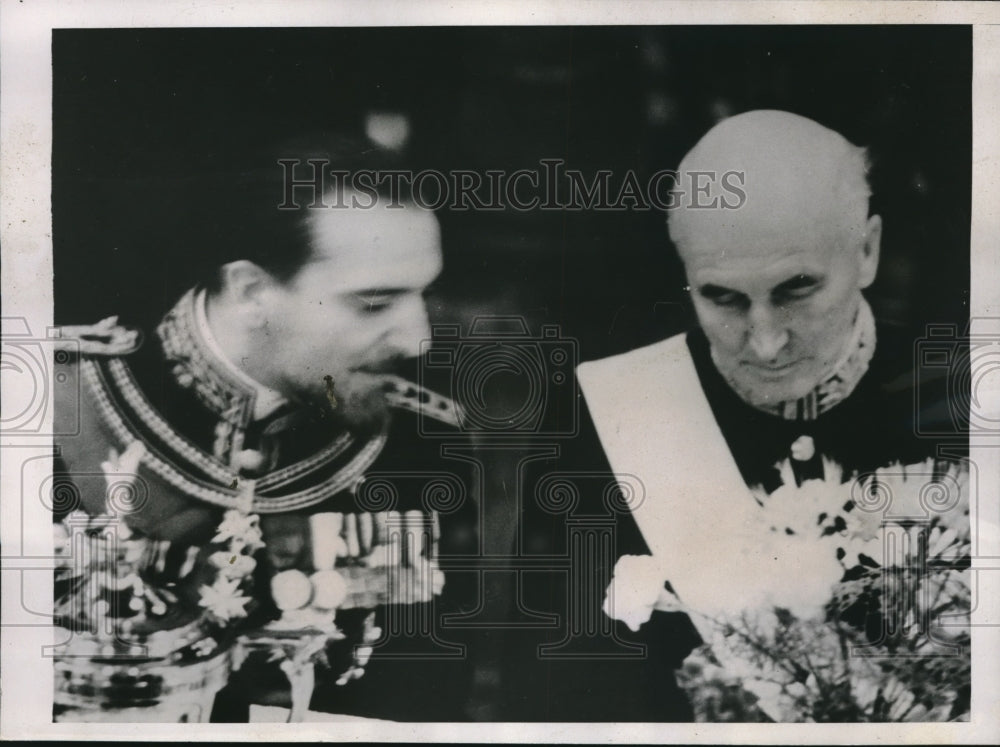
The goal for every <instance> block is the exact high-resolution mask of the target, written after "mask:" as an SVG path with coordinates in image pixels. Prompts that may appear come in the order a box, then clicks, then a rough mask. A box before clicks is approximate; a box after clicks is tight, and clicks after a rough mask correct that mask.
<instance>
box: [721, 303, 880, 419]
mask: <svg viewBox="0 0 1000 747" xmlns="http://www.w3.org/2000/svg"><path fill="white" fill-rule="evenodd" d="M875 340H876V333H875V317H874V315H873V314H872V310H871V307H870V306H869V305H868V302H867V301H865V299H864V298H862V299H861V303H860V304H859V305H858V312H857V314H856V315H855V317H854V327H853V328H852V330H851V334H850V336H849V337H848V339H847V342H846V343H845V345H844V349H843V351H842V352H841V354H840V357H839V358H838V359H837V362H836V363H834V365H833V366H832V367H831V368H830V370H829V371H828V372H827V373H826V375H824V376H823V377H822V378H821V379H820V381H819V383H817V384H816V386H815V387H813V389H812V391H810V392H809V393H808V394H806V395H805V396H804V397H801V398H799V399H793V400H788V401H786V402H776V403H774V404H769V405H762V404H755V403H753V402H751V401H750V400H749V399H748V398H747V397H746V396H744V395H743V394H742V393H741V392H740V390H739V388H737V387H736V386H734V385H733V383H732V382H731V381H729V380H728V379H727V380H726V382H727V384H728V385H729V387H730V389H732V390H733V391H734V392H735V393H736V394H737V396H739V398H740V399H741V400H743V401H744V402H746V403H747V404H748V405H750V406H751V407H753V408H755V409H757V410H761V411H762V412H766V413H768V414H770V415H775V416H777V417H780V418H783V419H785V420H815V419H816V418H818V417H819V416H820V415H822V414H823V413H825V412H827V411H829V410H830V409H831V408H833V407H834V406H836V405H837V404H839V403H840V402H843V401H844V400H845V399H847V398H848V397H849V396H850V395H851V393H852V392H854V389H855V387H857V385H858V384H859V383H860V381H861V379H862V377H864V375H865V373H866V372H867V371H868V366H869V364H870V363H871V360H872V356H873V355H874V354H875ZM709 350H710V351H711V348H709ZM713 363H714V360H713ZM716 369H718V367H716Z"/></svg>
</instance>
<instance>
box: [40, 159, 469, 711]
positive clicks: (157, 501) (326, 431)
mask: <svg viewBox="0 0 1000 747" xmlns="http://www.w3.org/2000/svg"><path fill="white" fill-rule="evenodd" d="M281 155H282V156H284V157H285V158H286V159H290V160H294V161H295V162H296V163H297V164H301V165H297V168H302V169H306V170H308V169H309V166H308V165H305V162H306V160H307V159H309V158H312V159H316V158H317V157H321V158H322V159H323V161H324V163H322V165H320V166H318V167H316V168H325V169H329V170H331V171H335V170H340V171H341V172H343V173H342V176H343V174H348V175H349V174H350V173H352V172H353V171H356V170H357V169H359V168H362V167H368V168H370V167H371V165H372V163H373V162H375V161H376V160H377V158H378V156H379V151H378V150H377V149H376V148H374V147H373V146H372V145H371V144H368V143H362V142H355V141H352V140H350V139H346V140H345V139H338V140H337V141H336V143H335V145H334V146H333V147H332V148H327V149H322V148H320V149H316V148H311V149H308V150H295V149H292V150H285V151H284V152H283V153H281ZM247 173H249V174H250V175H251V176H250V178H249V179H247V178H246V175H245V174H243V175H241V176H240V177H238V178H236V179H234V182H233V183H232V184H231V185H229V188H230V190H231V194H228V195H226V196H223V195H222V194H221V193H220V195H219V199H220V202H225V203H226V208H225V209H223V208H221V207H220V208H219V214H218V215H217V216H216V218H215V220H216V222H217V224H218V225H216V226H215V231H214V232H213V235H212V236H211V239H216V240H219V241H220V242H226V241H227V239H228V240H229V241H228V242H227V243H225V244H222V245H223V246H225V250H224V252H223V254H222V256H224V257H225V260H227V261H222V262H219V263H218V266H216V267H215V269H214V270H213V271H212V272H211V273H210V274H209V276H208V277H206V278H204V279H203V281H202V282H201V283H199V284H198V285H196V286H195V287H192V288H191V289H190V290H189V291H188V292H186V293H185V294H184V295H183V296H182V297H181V298H180V299H179V300H178V301H177V303H176V305H175V306H174V307H173V308H172V309H170V310H169V311H168V312H167V313H166V315H165V316H164V317H163V318H162V321H161V322H160V324H159V325H158V326H157V327H156V328H155V329H154V330H149V331H148V333H147V334H146V335H145V339H144V340H143V339H142V336H141V335H140V334H138V332H137V331H136V330H129V329H127V328H125V327H123V326H121V325H119V324H118V323H117V319H110V320H106V321H105V322H103V323H101V324H99V325H95V326H94V327H90V328H87V327H67V328H64V330H63V336H64V337H66V338H73V340H74V342H75V343H76V348H77V349H78V350H79V351H80V356H79V359H78V360H74V361H71V362H70V363H68V364H65V365H64V366H63V368H64V369H65V371H64V372H63V373H65V374H66V375H67V376H69V377H75V378H77V380H78V386H77V387H72V386H70V387H67V390H73V391H79V393H80V400H79V401H76V400H75V399H74V400H73V401H64V402H60V403H58V404H57V410H56V416H57V418H58V417H60V415H62V416H63V417H67V416H69V415H70V414H71V413H76V412H77V411H79V416H80V424H81V426H80V432H79V434H78V435H76V436H73V437H67V438H63V439H60V440H59V443H58V445H59V448H60V457H61V469H63V470H65V473H66V474H67V475H68V476H69V477H70V478H72V476H73V475H74V474H81V473H95V472H96V473H98V474H99V473H100V471H101V465H102V464H103V465H104V467H105V470H106V471H107V470H108V468H109V465H110V467H111V469H112V471H113V469H114V467H115V460H116V458H118V457H120V456H121V455H123V454H125V453H126V451H127V452H128V454H129V456H130V458H131V459H132V461H133V463H135V460H136V459H137V460H138V461H137V465H138V466H137V468H136V470H135V472H136V474H137V476H138V481H139V482H140V483H141V485H142V486H143V491H142V498H141V499H137V500H136V501H135V504H134V505H132V506H131V507H130V510H128V511H126V512H125V513H124V515H123V518H124V521H125V523H126V524H127V527H128V532H130V533H135V534H136V535H138V536H143V537H146V538H149V539H150V540H152V541H154V542H155V543H157V546H158V547H162V548H165V549H164V553H163V557H161V559H160V560H159V565H158V566H157V568H158V570H159V571H160V572H162V571H163V569H164V568H166V569H167V570H168V571H169V569H170V568H173V569H174V574H175V582H176V583H175V582H171V584H170V585H171V587H172V588H175V590H176V588H181V589H182V588H183V587H184V585H185V584H184V581H183V579H182V577H184V574H185V573H187V574H188V575H189V576H190V558H192V557H194V556H196V555H197V553H198V548H201V547H203V546H205V545H206V544H207V543H209V542H211V541H212V540H213V537H218V536H219V533H220V529H219V526H220V522H221V521H222V520H223V518H224V514H225V515H228V514H226V512H233V511H236V512H238V515H240V516H244V517H252V516H257V517H259V526H260V529H261V531H262V534H263V542H264V543H265V548H264V549H263V550H262V551H261V552H259V553H257V554H256V556H255V557H256V569H255V571H254V573H253V582H254V584H255V587H254V588H255V591H254V597H255V605H256V606H255V608H254V612H253V614H252V615H251V617H252V618H253V619H254V620H255V621H256V622H257V623H260V624H264V623H266V622H268V621H273V620H275V619H279V618H280V619H286V618H288V619H291V620H293V621H294V619H296V618H294V614H293V613H295V614H299V615H302V614H304V613H303V610H306V611H308V610H309V609H311V608H310V599H311V604H312V605H313V606H315V605H317V604H320V602H319V600H320V598H321V597H324V595H325V596H326V597H331V598H332V599H327V603H326V604H325V608H326V609H327V610H329V609H330V608H331V607H337V611H336V615H337V619H336V621H337V625H338V627H339V628H340V629H342V631H343V632H345V633H347V635H348V640H349V641H352V643H353V644H362V643H363V644H366V650H365V652H364V654H363V655H362V656H361V658H362V661H361V662H360V664H357V665H356V666H354V667H353V668H352V667H347V669H345V668H344V666H340V667H339V669H338V664H337V662H327V663H328V664H330V665H331V666H330V667H329V672H328V673H327V674H325V675H324V674H323V671H321V668H319V667H318V668H317V669H316V677H317V683H316V691H315V694H314V696H313V698H312V705H311V707H312V708H313V709H315V710H327V711H333V712H343V713H348V714H354V715H362V716H376V717H382V718H390V719H400V720H442V721H443V720H455V719H461V718H463V717H464V712H463V705H464V702H465V699H466V697H467V695H468V689H469V688H468V683H469V677H470V673H471V669H470V664H469V656H468V651H467V650H466V649H465V648H464V646H463V644H462V643H461V642H456V640H455V639H456V634H455V633H454V631H451V632H448V633H447V634H446V633H445V632H444V631H442V626H441V619H442V616H443V615H444V614H445V613H447V612H448V611H452V612H454V611H456V610H458V609H460V608H462V607H463V606H465V605H468V604H469V602H468V599H467V592H468V589H467V588H464V587H463V583H464V582H465V580H464V579H463V578H462V577H461V574H459V573H447V574H444V573H442V570H441V567H440V564H439V563H438V560H439V559H440V558H445V557H448V556H450V555H454V554H464V555H472V554H474V552H475V548H476V536H475V532H474V531H473V527H474V525H475V520H474V514H475V510H476V509H475V506H474V501H473V495H472V493H473V490H472V487H471V483H470V482H469V481H468V480H467V479H465V478H466V475H465V473H464V472H463V471H462V470H461V469H458V468H457V464H456V462H454V461H448V460H444V459H442V458H441V456H440V453H439V443H438V442H428V441H424V440H422V439H421V438H419V436H418V432H419V430H420V429H419V425H420V424H419V422H418V421H419V419H420V418H424V417H429V418H435V419H438V420H442V421H445V422H448V423H451V424H452V425H456V426H457V424H458V421H457V414H456V410H455V407H454V406H453V404H452V403H451V402H450V401H449V400H446V399H445V398H442V397H439V396H437V395H435V394H433V393H432V392H430V391H428V390H426V389H422V388H420V387H418V386H417V385H416V384H414V383H411V382H410V381H407V380H405V379H403V378H401V377H400V376H398V375H397V373H398V372H400V371H401V366H403V365H405V363H406V362H407V361H408V360H412V359H414V358H416V357H417V356H418V355H419V354H420V352H421V345H422V343H423V342H424V341H425V340H428V339H429V337H430V330H429V326H428V319H427V312H426V308H425V302H424V294H425V292H426V291H427V288H428V286H429V285H430V284H431V283H432V282H433V281H434V280H435V278H436V277H437V276H438V274H439V273H440V271H441V263H442V259H441V247H440V231H439V227H438V221H437V219H436V218H435V216H434V214H433V213H431V212H429V211H426V210H422V209H418V208H417V207H415V206H414V205H413V204H412V203H410V202H409V201H407V200H406V199H405V195H403V196H402V198H400V195H398V193H397V194H396V195H393V196H392V199H391V200H390V199H389V197H388V196H383V195H381V194H380V195H379V197H378V200H377V201H375V204H374V205H372V202H373V200H372V194H370V193H369V194H366V195H362V196H361V197H362V198H363V199H361V200H357V199H356V198H357V197H358V195H357V194H355V193H354V192H352V191H351V190H350V188H348V189H347V190H346V191H345V190H344V189H343V185H342V184H340V185H328V186H326V188H327V189H329V190H331V192H332V190H333V189H339V190H340V191H339V193H338V194H326V195H319V194H317V193H314V194H312V195H305V196H303V195H301V194H299V196H298V200H297V201H296V200H295V199H294V197H295V195H294V192H293V193H292V195H291V197H292V198H293V199H292V200H291V201H292V202H293V203H294V204H295V205H296V207H297V209H289V205H288V203H289V201H290V200H289V192H288V191H287V190H288V187H289V185H290V184H292V186H294V183H292V182H290V181H289V173H288V172H286V171H285V167H283V166H282V165H281V164H279V163H278V161H277V159H273V158H272V160H270V161H268V162H264V163H262V164H259V165H257V166H256V167H255V168H252V169H249V170H248V172H247ZM313 173H314V174H315V173H316V172H313ZM293 175H294V174H293ZM258 176H259V177H260V178H257V177H258ZM297 178H299V179H300V180H301V178H302V177H301V174H299V176H298V177H297ZM348 178H349V176H348ZM317 197H321V198H326V199H318V200H317V199H316V198H317ZM345 198H346V199H345ZM400 200H401V201H400ZM390 202H395V203H396V204H395V207H394V208H387V205H388V204H389V203H390ZM359 204H360V205H361V207H359V206H358V205H359ZM279 205H282V207H283V209H281V210H279V209H278V206H279ZM299 205H301V207H298V206H299ZM331 206H332V207H331ZM364 206H369V208H370V209H365V207H364ZM234 220H236V221H237V222H236V223H233V222H232V221H234ZM226 221H230V224H229V225H226ZM240 222H241V223H240ZM211 239H210V240H211ZM211 251H213V252H214V253H215V256H220V250H219V247H218V246H216V247H213V248H212V249H211ZM58 469H59V468H58V467H57V470H58ZM81 498H82V504H83V506H82V507H83V508H84V510H85V511H86V512H87V513H89V514H92V515H97V514H102V513H104V512H106V511H107V510H108V507H107V497H106V496H105V495H104V494H97V493H91V494H84V495H82V496H81ZM192 553H193V554H194V555H192ZM186 559H188V561H189V567H187V568H185V567H184V563H185V560H186ZM234 560H235V557H234ZM203 562H204V558H201V557H199V559H198V560H197V561H196V563H195V564H196V565H197V564H200V563H203ZM310 574H311V575H310ZM324 574H325V575H324ZM331 574H332V575H331ZM196 575H197V574H195V576H196ZM192 577H193V576H192ZM176 596H182V595H181V594H179V593H178V594H177V595H176ZM371 612H374V613H375V614H374V615H372V614H370V613H371ZM331 614H332V613H331ZM290 615H291V617H290V618H289V616H290ZM303 619H305V618H303ZM294 627H295V626H294V622H293V623H290V626H286V628H288V629H291V630H293V629H294ZM302 627H303V628H304V629H306V628H308V627H309V625H308V624H306V623H303V624H302ZM286 632H287V631H286ZM352 636H354V638H352ZM287 637H288V636H287V635H286V642H287ZM292 637H293V638H294V636H292ZM258 642H259V641H258ZM262 648H263V649H266V646H263V644H262ZM273 653H274V652H268V651H266V650H264V651H263V653H261V652H254V651H252V652H251V654H250V656H249V659H248V660H247V662H246V663H244V665H243V667H242V669H241V670H240V671H239V672H238V673H237V675H235V676H234V678H233V680H232V682H231V684H230V686H229V687H228V688H226V689H225V690H224V691H223V692H222V693H221V694H220V697H219V699H218V701H217V703H216V714H215V718H216V719H220V720H242V719H245V718H247V715H248V714H247V706H248V705H249V703H250V702H252V701H256V702H263V703H274V704H280V705H285V706H287V705H289V694H288V682H287V681H286V680H285V678H284V675H283V674H282V672H281V671H280V670H279V669H278V667H277V665H270V664H267V663H266V660H267V659H268V658H269V656H268V654H273ZM272 658H273V657H272ZM310 666H311V665H310ZM362 673H363V674H364V676H361V675H362ZM311 676H312V675H311V673H310V674H309V675H308V676H307V678H306V680H307V681H309V680H311ZM299 706H300V707H301V704H299Z"/></svg>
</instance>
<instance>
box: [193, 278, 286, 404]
mask: <svg viewBox="0 0 1000 747" xmlns="http://www.w3.org/2000/svg"><path fill="white" fill-rule="evenodd" d="M207 300H208V293H207V292H206V291H205V289H201V290H199V291H198V292H197V293H196V294H195V297H194V323H195V327H196V330H197V332H198V333H199V336H200V339H201V341H202V342H203V343H204V345H205V347H206V348H207V352H208V353H209V354H210V355H211V356H212V357H214V358H215V360H216V361H217V362H218V364H219V366H221V367H222V368H224V369H225V370H226V373H228V374H229V376H230V377H232V378H233V379H235V380H237V381H239V382H241V383H242V384H243V386H244V387H245V388H246V389H249V390H251V391H252V392H253V393H254V395H255V396H254V406H253V419H254V420H262V419H263V418H266V417H267V416H268V415H270V414H271V413H273V412H274V411H275V410H277V409H278V408H279V407H281V406H282V405H284V404H286V403H287V402H288V400H287V399H286V398H285V396H284V395H283V394H282V393H281V392H279V391H278V390H277V389H272V388H271V387H269V386H265V385H264V384H261V383H260V382H259V381H257V380H255V379H253V378H252V377H250V376H249V375H247V373H246V372H245V371H242V370H240V369H239V368H237V366H236V365H235V364H234V363H233V362H232V361H231V360H229V358H228V357H227V356H226V354H225V352H223V350H222V347H221V346H220V345H219V341H218V340H216V339H215V335H214V334H213V333H212V328H211V327H210V326H209V324H208V312H207Z"/></svg>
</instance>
